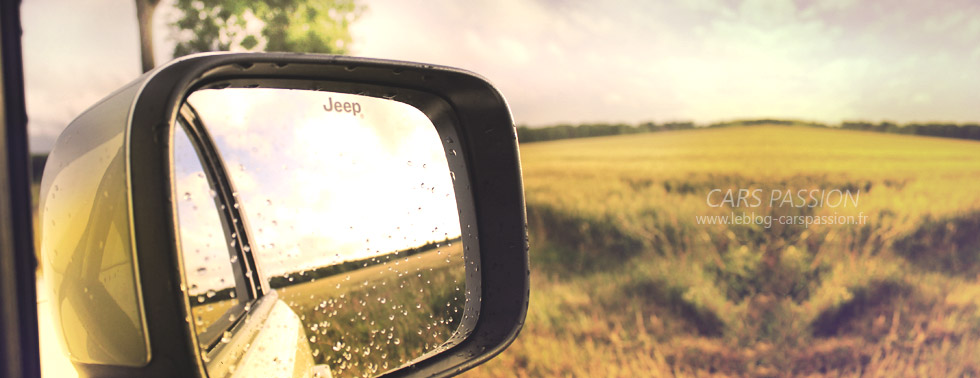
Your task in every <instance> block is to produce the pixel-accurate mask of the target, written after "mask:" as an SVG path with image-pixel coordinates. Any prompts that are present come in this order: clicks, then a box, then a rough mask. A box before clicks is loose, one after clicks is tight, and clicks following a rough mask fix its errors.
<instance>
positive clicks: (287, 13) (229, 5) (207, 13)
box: [136, 0, 364, 71]
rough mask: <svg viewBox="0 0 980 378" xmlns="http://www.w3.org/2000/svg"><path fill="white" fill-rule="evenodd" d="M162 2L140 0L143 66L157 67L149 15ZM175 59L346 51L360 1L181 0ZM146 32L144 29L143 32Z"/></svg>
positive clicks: (138, 5) (178, 8) (145, 68)
mask: <svg viewBox="0 0 980 378" xmlns="http://www.w3.org/2000/svg"><path fill="white" fill-rule="evenodd" d="M159 1H160V0H136V4H137V16H138V18H139V24H140V37H141V40H140V42H141V47H142V55H143V70H144V71H147V70H149V69H150V68H152V66H153V52H152V50H153V47H152V38H150V37H151V35H150V19H151V18H152V14H153V10H154V8H155V7H156V5H157V3H158V2H159ZM175 6H176V9H177V11H178V19H177V21H176V22H174V23H172V24H171V26H172V27H173V28H174V29H175V30H174V34H173V37H172V38H173V39H175V40H176V42H177V44H176V46H175V47H174V57H179V56H183V55H187V54H192V53H196V52H205V51H228V50H246V51H294V52H311V53H327V54H345V53H347V52H348V47H349V46H350V43H351V36H350V31H349V30H348V28H349V27H350V25H351V23H353V22H354V21H355V20H357V18H358V17H359V16H360V15H361V13H362V12H363V10H364V7H363V6H360V5H358V4H357V1H356V0H269V1H266V2H258V1H249V0H177V2H176V4H175ZM144 31H145V32H144Z"/></svg>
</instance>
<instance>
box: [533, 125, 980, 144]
mask: <svg viewBox="0 0 980 378" xmlns="http://www.w3.org/2000/svg"><path fill="white" fill-rule="evenodd" d="M756 125H785V126H807V127H823V128H838V129H846V130H861V131H873V132H881V133H894V134H909V135H922V136H935V137H944V138H958V139H972V140H980V124H976V123H967V124H956V123H908V124H903V125H899V124H896V123H892V122H880V123H872V122H855V121H847V122H842V123H840V124H825V123H820V122H807V121H797V120H781V119H751V120H738V121H727V122H717V123H711V124H706V125H697V124H695V123H694V122H667V123H662V124H656V123H653V122H644V123H640V124H636V125H628V124H624V123H614V124H610V123H585V124H579V125H571V124H558V125H554V126H545V127H529V126H526V125H521V126H518V127H517V137H518V140H520V142H521V143H533V142H543V141H549V140H558V139H571V138H589V137H597V136H609V135H625V134H640V133H650V132H659V131H667V130H687V129H694V128H715V127H731V126H756Z"/></svg>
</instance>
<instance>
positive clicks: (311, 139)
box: [175, 88, 466, 377]
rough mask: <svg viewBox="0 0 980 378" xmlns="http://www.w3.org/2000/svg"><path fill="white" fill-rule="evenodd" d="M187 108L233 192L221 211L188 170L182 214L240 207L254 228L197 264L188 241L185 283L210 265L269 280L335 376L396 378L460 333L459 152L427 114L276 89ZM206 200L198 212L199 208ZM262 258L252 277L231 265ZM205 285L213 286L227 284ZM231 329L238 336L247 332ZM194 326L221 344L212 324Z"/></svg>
mask: <svg viewBox="0 0 980 378" xmlns="http://www.w3.org/2000/svg"><path fill="white" fill-rule="evenodd" d="M185 108H188V109H193V110H192V111H190V112H187V111H185V112H183V114H189V115H191V118H193V119H189V120H187V122H189V123H191V124H196V125H199V126H203V128H205V129H206V130H207V132H208V133H209V134H210V136H211V138H212V139H213V142H214V144H215V147H216V149H217V151H218V153H220V156H221V159H222V160H223V162H224V169H225V171H226V172H227V175H228V176H229V177H230V180H231V189H230V190H231V191H232V193H231V195H230V196H228V198H229V199H228V200H225V201H226V202H227V203H222V201H220V200H219V201H217V202H215V203H214V204H212V203H211V202H208V200H212V199H213V198H215V197H214V196H207V195H206V194H205V193H207V192H206V191H208V190H210V191H211V194H213V193H214V192H213V190H214V188H213V186H211V187H208V186H207V183H206V180H203V178H204V177H205V175H199V174H197V173H196V172H192V170H188V171H187V172H180V169H178V171H179V172H178V176H180V175H183V176H185V178H186V179H187V180H189V182H187V183H184V184H180V178H178V185H188V186H189V189H187V190H186V191H188V192H189V191H190V190H191V189H195V190H196V192H193V193H191V195H190V197H191V200H188V199H187V198H183V199H182V200H180V205H179V210H180V211H181V212H184V211H185V210H184V207H187V206H193V204H196V206H197V208H196V211H199V212H200V211H203V212H204V213H207V214H211V213H212V212H213V211H214V209H213V208H210V207H209V208H208V209H205V207H206V206H205V205H207V206H216V207H217V208H218V209H226V208H228V207H231V208H234V209H238V210H239V211H240V213H241V215H242V219H237V218H235V217H232V218H231V219H232V220H231V222H232V224H237V223H238V222H241V223H242V226H243V227H244V228H245V229H247V230H248V233H247V235H245V236H247V237H248V239H246V238H244V237H242V236H238V235H232V236H231V237H227V236H223V237H222V239H223V238H227V239H228V240H229V241H228V242H227V243H223V244H220V243H218V242H214V243H211V247H208V246H206V245H205V246H203V248H213V250H209V252H202V253H200V254H199V253H197V252H196V249H198V246H197V245H194V246H193V247H189V245H190V244H189V243H184V246H183V247H182V250H183V259H184V261H185V266H186V267H187V269H186V272H185V274H186V276H187V277H189V278H190V277H195V274H196V272H197V271H196V270H195V269H200V268H201V267H204V268H206V270H207V271H208V272H210V271H211V270H212V269H217V270H220V271H221V272H224V273H226V274H228V273H231V274H233V275H234V274H243V275H246V276H248V277H246V278H248V279H251V278H253V276H252V275H257V276H259V277H260V279H264V280H267V282H268V283H269V284H270V286H271V288H272V289H274V290H275V292H276V294H277V295H278V299H279V300H280V301H282V302H284V303H285V304H287V305H288V306H289V308H290V309H291V310H292V311H293V313H295V318H296V319H297V321H299V322H300V323H301V327H302V329H303V333H302V340H301V341H302V342H305V343H306V344H308V345H309V350H310V351H309V353H310V354H311V355H312V359H313V361H314V363H316V364H318V365H320V367H319V368H321V369H322V366H323V365H326V366H327V367H329V369H330V371H331V373H332V375H333V376H335V377H346V376H373V375H377V374H380V373H383V372H385V371H388V370H391V369H394V368H397V367H399V366H401V365H404V364H405V363H407V362H409V361H412V360H414V359H416V358H419V357H421V356H423V355H425V354H426V353H428V352H431V351H434V350H436V349H437V348H439V347H440V346H441V345H443V344H444V343H445V342H446V341H447V340H448V339H449V338H450V336H452V335H453V334H454V332H455V330H456V328H457V326H458V325H459V324H460V321H461V319H462V316H463V309H464V307H465V300H466V286H465V272H464V259H463V245H462V242H461V241H460V234H461V232H460V229H461V227H460V221H459V211H458V209H457V205H456V196H455V192H454V180H455V178H454V174H453V172H451V171H450V169H449V165H448V163H447V154H454V153H456V151H455V150H449V149H446V148H445V147H444V145H443V141H442V139H440V136H439V134H438V133H437V132H436V129H435V127H434V126H433V124H432V122H431V121H430V120H429V119H428V118H427V117H426V116H425V114H423V113H422V112H420V111H419V110H418V109H416V108H414V107H412V106H410V105H407V104H404V103H401V102H397V101H392V100H386V99H379V98H374V97H368V96H359V95H352V94H343V93H332V92H323V91H308V90H291V89H268V88H226V89H205V90H200V91H197V92H194V93H192V94H191V95H190V96H189V97H188V99H187V101H186V103H185ZM177 147H179V143H178V144H175V148H177ZM179 154H180V152H179V151H177V152H175V155H179ZM177 166H178V168H180V164H179V162H178V164H177ZM180 190H184V189H180ZM180 190H178V191H177V194H178V196H181V195H184V192H182V191H180ZM198 196H201V197H203V199H202V200H201V203H197V202H195V201H193V198H197V197H198ZM217 197H218V198H222V196H217ZM212 202H214V201H212ZM202 216H203V215H202ZM208 216H210V215H208ZM205 223H207V224H205ZM190 229H193V230H190ZM215 230H219V228H218V226H217V224H216V223H215V220H214V219H211V220H210V221H208V222H204V221H203V220H202V221H201V222H200V224H199V223H198V222H197V221H196V220H195V221H194V222H187V223H185V222H184V219H183V217H182V218H181V224H180V232H181V234H182V235H184V234H185V233H186V234H188V235H190V234H191V233H193V234H195V235H197V234H200V235H205V236H207V235H214V233H213V232H212V231H215ZM224 232H225V234H226V235H227V234H228V233H229V232H231V233H232V234H233V233H234V231H228V230H227V227H226V229H225V231H224ZM188 237H190V236H188ZM200 243H201V242H198V244H200ZM229 245H230V246H231V247H232V248H233V249H234V250H236V251H237V254H238V256H240V257H241V259H238V260H236V259H235V258H234V257H235V255H234V253H236V252H233V253H232V255H231V256H232V258H231V260H232V261H230V262H229V261H228V260H227V259H226V260H225V261H219V260H221V259H219V258H217V256H218V255H221V254H222V253H226V251H227V250H228V249H227V248H225V247H226V246H229ZM252 259H254V261H255V264H256V266H255V268H250V267H249V265H248V264H247V263H246V264H244V265H242V266H241V268H242V271H241V272H236V269H227V267H226V265H229V264H235V263H236V262H242V261H250V260H252ZM205 276H206V277H207V282H212V283H213V280H214V279H215V278H214V277H218V276H217V275H215V276H214V277H212V276H210V275H202V278H201V279H202V280H204V278H203V277H205ZM236 278H237V279H238V280H241V277H236ZM217 279H218V280H219V282H221V281H220V280H221V278H217ZM224 282H225V283H230V282H232V281H230V280H229V279H228V278H224ZM212 286H213V285H212ZM219 286H220V285H219ZM228 287H230V286H228ZM228 287H225V289H226V290H229V292H234V291H233V290H230V289H227V288H228ZM212 289H213V290H215V291H216V294H217V291H220V290H219V289H221V288H219V287H214V288H212V287H210V286H208V287H204V286H203V284H198V286H197V291H195V289H194V288H193V287H191V288H190V291H189V292H188V293H189V295H190V296H191V303H192V305H193V304H194V302H195V300H197V299H195V298H200V293H201V290H203V293H204V298H205V300H204V301H203V302H201V303H202V304H203V303H208V296H209V295H210V294H209V293H210V291H209V290H212ZM212 307H214V306H212ZM248 308H249V306H248V304H246V305H245V311H248ZM211 311H220V309H216V308H212V309H211ZM244 323H247V322H244ZM244 323H243V324H244ZM224 326H227V327H229V328H227V329H226V330H223V331H229V330H230V331H231V332H232V333H234V332H239V331H240V330H239V329H238V328H236V327H244V326H237V325H235V324H225V325H224ZM195 327H196V329H197V331H198V333H199V334H201V333H202V330H201V328H202V327H204V328H205V331H204V332H210V330H207V329H206V328H207V327H208V323H207V321H203V320H202V322H196V324H195ZM212 327H213V325H212ZM221 340H224V338H219V342H218V346H219V347H220V343H221ZM295 344H296V343H293V345H295ZM202 347H205V350H204V352H207V350H206V348H207V346H205V345H203V343H202ZM300 349H302V347H300ZM246 356H247V355H246ZM243 358H245V357H243ZM241 366H244V365H241Z"/></svg>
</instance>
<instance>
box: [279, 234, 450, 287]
mask: <svg viewBox="0 0 980 378" xmlns="http://www.w3.org/2000/svg"><path fill="white" fill-rule="evenodd" d="M460 242H461V239H460V238H458V237H457V238H455V239H449V238H446V240H443V241H439V242H435V241H432V242H428V243H426V244H425V245H422V246H419V247H415V248H408V249H403V250H400V251H396V252H392V253H388V254H385V255H381V256H374V257H368V258H364V259H360V260H351V261H345V262H342V263H338V264H333V265H327V266H321V267H319V268H315V269H310V270H306V271H301V272H292V273H286V274H282V275H278V276H273V277H270V278H269V286H271V287H272V288H273V289H278V288H282V287H286V286H292V285H296V284H301V283H304V282H311V281H314V280H318V279H320V278H325V277H330V276H336V275H338V274H342V273H347V272H352V271H355V270H358V269H364V268H367V267H370V266H374V265H378V264H384V263H387V262H391V261H393V260H395V259H399V258H407V257H410V256H414V255H417V254H419V253H422V252H426V251H431V250H433V249H436V248H440V247H444V246H447V245H449V244H450V243H460Z"/></svg>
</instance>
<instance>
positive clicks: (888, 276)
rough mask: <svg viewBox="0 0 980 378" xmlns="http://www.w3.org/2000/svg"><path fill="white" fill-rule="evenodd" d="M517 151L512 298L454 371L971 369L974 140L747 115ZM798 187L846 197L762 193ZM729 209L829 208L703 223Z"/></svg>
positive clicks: (978, 177)
mask: <svg viewBox="0 0 980 378" xmlns="http://www.w3.org/2000/svg"><path fill="white" fill-rule="evenodd" d="M521 159H522V165H523V169H524V172H523V174H524V179H525V185H526V186H525V189H526V195H527V203H528V217H529V225H530V230H531V263H532V277H531V278H532V282H531V308H530V310H529V314H528V318H527V324H526V326H525V328H524V330H523V331H522V333H521V335H520V337H519V338H518V339H517V341H516V342H515V343H514V345H513V346H511V347H510V348H509V349H507V350H506V351H505V352H504V353H502V354H501V355H500V356H498V357H497V358H496V359H494V360H492V361H490V362H489V363H487V364H486V365H484V366H481V367H478V368H476V369H475V370H473V371H471V372H469V373H467V376H468V377H479V376H487V377H497V376H622V377H634V376H706V375H717V376H786V375H804V376H862V375H875V376H878V375H889V376H891V375H901V376H977V375H980V142H976V141H965V140H956V139H942V138H931V137H920V136H909V135H896V134H879V133H870V132H860V131H848V130H839V129H827V128H809V127H802V126H751V127H728V128H712V129H695V130H684V131H669V132H660V133H649V134H635V135H624V136H611V137H597V138H584V139H570V140H561V141H552V142H540V143H531V144H524V145H522V146H521ZM740 189H745V190H746V191H747V192H749V193H754V194H757V197H759V198H756V199H757V200H755V201H753V197H748V198H746V199H748V200H749V201H746V202H730V203H727V204H726V203H721V200H722V199H723V198H724V194H725V193H729V192H731V193H738V192H739V190H740ZM798 190H803V191H805V192H804V193H810V192H811V191H813V193H816V194H817V196H818V197H819V196H820V194H822V193H828V192H829V193H835V192H834V191H836V193H837V195H838V198H839V197H840V193H852V194H854V195H855V197H854V198H853V200H854V201H853V202H851V203H846V202H845V203H846V204H847V206H843V205H840V202H836V203H835V202H834V201H833V199H832V197H826V198H823V199H826V201H823V202H819V205H817V204H818V202H816V201H812V202H808V201H809V199H808V198H809V197H807V199H806V200H802V199H801V200H800V201H799V203H800V204H802V205H803V206H799V205H793V203H794V202H793V201H791V202H783V201H781V200H780V199H782V197H779V196H770V194H773V193H787V192H790V193H796V192H797V191H798ZM753 191H757V192H753ZM831 196H832V194H831ZM733 197H734V196H733ZM712 205H718V206H717V207H714V206H712ZM810 205H814V206H810ZM741 214H751V216H752V217H753V219H762V218H761V217H770V218H769V219H824V220H827V219H831V220H835V221H830V222H825V223H824V224H815V223H814V224H800V223H794V224H779V223H777V222H771V223H769V225H768V226H767V225H766V224H763V223H749V224H731V223H730V224H709V222H707V221H704V220H705V219H708V218H706V217H712V216H714V217H725V216H728V215H731V216H735V215H741ZM755 217H760V218H755ZM807 217H809V218H807ZM821 217H823V218H821ZM853 220H859V222H858V221H853Z"/></svg>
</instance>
